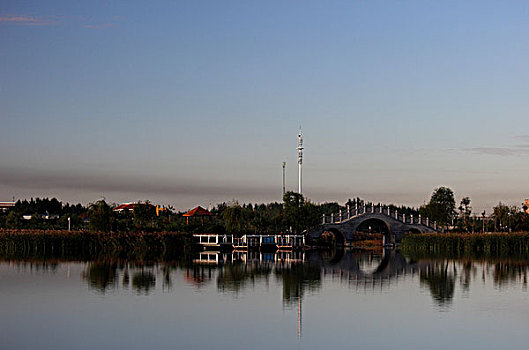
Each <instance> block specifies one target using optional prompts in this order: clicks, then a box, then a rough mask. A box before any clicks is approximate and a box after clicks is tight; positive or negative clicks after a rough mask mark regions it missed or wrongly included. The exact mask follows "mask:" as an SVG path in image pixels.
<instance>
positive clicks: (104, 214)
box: [88, 199, 113, 232]
mask: <svg viewBox="0 0 529 350" xmlns="http://www.w3.org/2000/svg"><path fill="white" fill-rule="evenodd" d="M88 218H89V220H90V230H92V231H103V232H109V231H110V230H111V229H112V221H113V220H112V219H113V217H112V208H110V206H109V205H108V204H107V202H105V201H104V200H103V199H101V200H98V201H97V202H95V203H92V204H90V207H89V209H88Z"/></svg>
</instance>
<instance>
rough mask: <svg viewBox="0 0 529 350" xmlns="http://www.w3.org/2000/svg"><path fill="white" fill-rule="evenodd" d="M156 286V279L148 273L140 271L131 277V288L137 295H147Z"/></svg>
mask: <svg viewBox="0 0 529 350" xmlns="http://www.w3.org/2000/svg"><path fill="white" fill-rule="evenodd" d="M155 286H156V277H155V276H154V274H153V273H152V272H150V271H143V270H142V271H140V272H136V273H134V275H132V287H133V288H134V289H135V290H136V292H138V293H139V294H145V295H147V294H149V291H150V290H151V289H153V288H154V287H155Z"/></svg>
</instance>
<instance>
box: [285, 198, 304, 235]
mask: <svg viewBox="0 0 529 350" xmlns="http://www.w3.org/2000/svg"><path fill="white" fill-rule="evenodd" d="M283 212H284V219H285V224H286V226H287V227H291V228H292V230H293V231H294V232H296V233H299V232H301V231H303V229H304V228H305V227H307V208H306V204H305V199H304V198H303V195H302V194H300V193H297V192H292V191H288V192H286V193H285V195H284V196H283Z"/></svg>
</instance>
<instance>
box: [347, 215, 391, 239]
mask: <svg viewBox="0 0 529 350" xmlns="http://www.w3.org/2000/svg"><path fill="white" fill-rule="evenodd" d="M366 228H370V230H369V231H374V232H376V231H380V232H379V233H381V234H382V235H383V236H384V241H385V242H393V241H394V234H393V232H392V231H391V225H390V224H389V223H388V222H387V221H386V220H384V219H383V218H381V217H366V218H364V219H363V220H360V221H358V223H357V224H356V225H355V227H354V231H353V236H354V235H356V234H357V233H358V232H365V231H364V230H365V229H366Z"/></svg>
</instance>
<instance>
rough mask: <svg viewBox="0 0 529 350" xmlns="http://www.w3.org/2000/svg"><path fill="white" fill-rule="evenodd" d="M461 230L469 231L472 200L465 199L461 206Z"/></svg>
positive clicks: (462, 200)
mask: <svg viewBox="0 0 529 350" xmlns="http://www.w3.org/2000/svg"><path fill="white" fill-rule="evenodd" d="M458 209H459V230H461V231H469V228H470V215H471V214H472V207H471V206H470V198H469V197H464V198H463V199H461V203H460V204H459V208H458Z"/></svg>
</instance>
